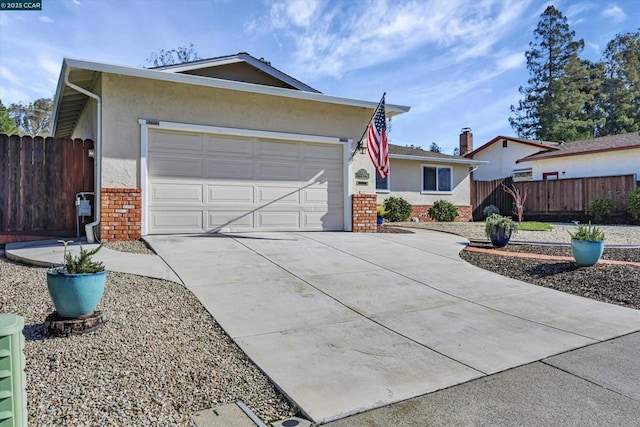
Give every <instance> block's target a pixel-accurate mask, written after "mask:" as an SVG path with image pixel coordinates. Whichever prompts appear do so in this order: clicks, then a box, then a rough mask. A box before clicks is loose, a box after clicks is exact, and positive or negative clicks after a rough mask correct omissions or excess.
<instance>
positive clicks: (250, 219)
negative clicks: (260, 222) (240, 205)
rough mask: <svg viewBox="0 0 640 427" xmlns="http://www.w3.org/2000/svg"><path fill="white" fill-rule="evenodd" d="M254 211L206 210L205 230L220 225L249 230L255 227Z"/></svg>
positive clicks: (237, 229) (238, 229) (236, 229)
mask: <svg viewBox="0 0 640 427" xmlns="http://www.w3.org/2000/svg"><path fill="white" fill-rule="evenodd" d="M254 216H255V215H254V213H253V212H252V210H231V211H207V230H211V229H215V228H218V227H220V226H226V227H227V228H230V229H233V230H235V231H249V230H253V229H255V224H254Z"/></svg>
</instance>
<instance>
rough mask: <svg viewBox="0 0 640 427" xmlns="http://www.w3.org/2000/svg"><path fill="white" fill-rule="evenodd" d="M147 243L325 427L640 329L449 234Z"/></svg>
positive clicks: (621, 314)
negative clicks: (481, 258)
mask: <svg viewBox="0 0 640 427" xmlns="http://www.w3.org/2000/svg"><path fill="white" fill-rule="evenodd" d="M145 240H147V242H148V243H149V244H150V245H151V246H152V247H153V249H154V250H155V251H156V252H157V253H158V254H159V255H160V256H161V257H162V258H163V259H164V260H165V261H166V262H167V263H168V264H169V265H170V266H171V267H172V269H173V270H174V271H175V273H176V274H177V275H178V276H179V277H180V279H181V280H182V281H183V282H184V283H185V285H186V286H187V287H188V288H189V289H190V290H191V291H192V292H193V293H194V294H195V295H196V296H197V297H198V298H199V299H200V301H202V303H203V304H204V306H205V307H206V308H207V310H209V312H210V313H211V314H212V315H213V317H215V319H216V320H217V321H218V322H219V324H220V325H221V326H222V327H223V328H224V329H225V330H226V332H227V333H228V334H229V335H230V336H231V337H232V338H233V339H234V340H235V342H236V343H237V344H238V345H239V346H240V347H241V348H242V349H243V350H244V352H245V353H246V354H247V355H248V356H249V357H250V358H251V359H252V360H253V361H254V362H255V363H256V364H257V365H258V366H259V367H260V368H261V369H262V370H263V371H264V372H265V373H266V374H267V375H268V376H269V377H270V378H271V379H272V380H273V382H274V383H275V384H277V386H278V387H279V388H280V389H281V391H282V392H283V393H285V394H286V395H287V396H288V397H289V398H290V400H292V401H293V402H295V403H296V404H297V405H298V406H299V407H300V409H301V411H302V412H303V413H304V414H306V415H307V416H308V417H309V418H311V419H312V420H313V421H315V422H327V421H331V420H336V419H339V418H343V417H346V416H348V415H351V414H355V413H358V412H362V411H365V410H368V409H372V408H376V407H380V406H384V405H387V404H389V403H394V402H399V401H402V400H405V399H408V398H411V397H414V396H420V395H423V394H426V393H429V392H433V391H435V390H439V389H443V388H446V387H450V386H453V385H456V384H460V383H463V382H466V381H469V380H471V379H474V378H479V377H483V376H486V375H489V374H493V373H496V372H500V371H504V370H506V369H509V368H513V367H516V366H520V365H524V364H527V363H530V362H534V361H538V360H541V359H543V358H547V357H549V356H552V355H556V354H559V353H562V352H566V351H568V350H571V349H575V348H578V347H582V346H585V345H588V344H593V343H596V342H599V341H603V340H607V339H610V338H613V337H617V336H620V335H624V334H627V333H630V332H634V331H638V330H640V314H639V312H638V311H637V310H632V309H626V308H622V307H618V306H614V305H610V304H605V303H600V302H596V301H593V300H589V299H585V298H581V297H577V296H572V295H568V294H565V293H562V292H557V291H554V290H550V289H545V288H540V287H538V286H534V285H530V284H527V283H523V282H520V281H517V280H512V279H508V278H505V277H502V276H499V275H495V274H492V273H490V272H487V271H484V270H481V269H478V268H476V267H473V266H471V265H470V264H468V263H466V262H464V261H462V260H461V259H460V258H459V257H458V253H459V251H460V250H461V249H463V247H464V245H465V244H466V243H467V242H466V241H465V240H464V239H463V238H460V237H458V236H454V235H449V234H442V233H436V232H430V231H421V230H416V233H415V234H356V233H339V232H336V233H329V232H323V233H321V232H318V233H249V234H237V235H232V236H220V235H198V236H175V235H174V236H149V237H147V238H146V239H145Z"/></svg>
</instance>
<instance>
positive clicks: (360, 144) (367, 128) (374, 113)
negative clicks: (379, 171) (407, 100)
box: [351, 92, 387, 158]
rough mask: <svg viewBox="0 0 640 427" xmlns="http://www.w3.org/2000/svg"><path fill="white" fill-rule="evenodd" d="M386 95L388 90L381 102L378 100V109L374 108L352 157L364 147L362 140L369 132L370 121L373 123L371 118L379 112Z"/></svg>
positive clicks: (383, 94)
mask: <svg viewBox="0 0 640 427" xmlns="http://www.w3.org/2000/svg"><path fill="white" fill-rule="evenodd" d="M385 96H387V92H383V93H382V98H380V102H378V105H376V109H375V110H373V114H372V115H371V118H370V119H369V121H368V122H367V126H366V127H365V128H364V132H362V136H361V137H360V139H359V140H358V145H357V146H356V148H355V150H353V153H351V158H353V155H354V154H356V151H358V150H359V149H360V147H362V140H363V139H364V136H365V135H366V134H367V131H368V130H369V123H371V120H373V118H374V117H375V116H376V113H377V112H378V108H380V105H381V104H382V100H383V99H384V97H385ZM385 120H386V117H385Z"/></svg>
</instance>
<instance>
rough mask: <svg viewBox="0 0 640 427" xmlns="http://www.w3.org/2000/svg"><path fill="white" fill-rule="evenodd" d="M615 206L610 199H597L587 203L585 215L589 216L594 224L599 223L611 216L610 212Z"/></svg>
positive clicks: (606, 197) (605, 197)
mask: <svg viewBox="0 0 640 427" xmlns="http://www.w3.org/2000/svg"><path fill="white" fill-rule="evenodd" d="M615 205H616V204H615V202H614V201H613V199H612V198H611V197H608V196H604V197H599V198H597V199H595V200H593V201H592V202H591V203H589V206H587V214H589V215H591V217H592V218H593V220H594V221H595V222H601V221H602V220H604V219H606V218H608V217H609V215H611V211H612V210H613V208H614V207H615Z"/></svg>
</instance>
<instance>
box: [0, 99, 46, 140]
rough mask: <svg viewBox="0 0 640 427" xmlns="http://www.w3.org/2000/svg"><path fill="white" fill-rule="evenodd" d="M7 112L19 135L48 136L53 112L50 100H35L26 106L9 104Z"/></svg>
mask: <svg viewBox="0 0 640 427" xmlns="http://www.w3.org/2000/svg"><path fill="white" fill-rule="evenodd" d="M9 111H10V115H11V117H12V118H13V119H14V120H15V122H16V125H17V126H18V131H19V133H20V134H21V135H30V136H45V137H46V136H49V130H50V127H51V112H52V111H53V102H52V101H51V98H40V99H36V100H35V101H33V102H30V103H29V104H26V105H25V104H22V103H20V102H19V103H17V104H11V106H10V107H9Z"/></svg>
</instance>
